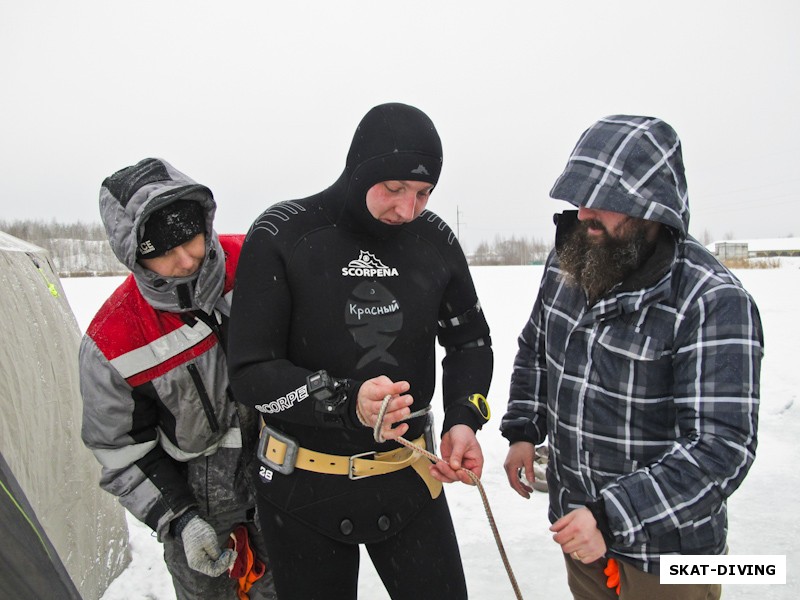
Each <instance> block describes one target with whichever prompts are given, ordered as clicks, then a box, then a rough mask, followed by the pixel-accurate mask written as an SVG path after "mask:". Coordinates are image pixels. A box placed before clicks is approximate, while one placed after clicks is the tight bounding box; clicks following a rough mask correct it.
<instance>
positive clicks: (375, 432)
mask: <svg viewBox="0 0 800 600" xmlns="http://www.w3.org/2000/svg"><path fill="white" fill-rule="evenodd" d="M391 399H392V396H391V394H387V395H386V396H384V398H383V402H382V403H381V409H380V410H379V411H378V418H377V419H376V421H375V426H374V427H373V428H372V437H373V438H375V441H376V442H378V443H379V444H382V443H383V442H385V441H386V440H385V439H384V437H383V435H382V434H381V425H383V418H384V416H386V409H387V407H388V406H389V401H390V400H391ZM430 409H431V407H430V406H427V407H426V408H425V409H422V410H420V411H417V412H416V413H412V414H411V415H409V416H408V417H407V419H411V418H413V417H415V416H419V415H422V414H425V413H427V412H428V411H430ZM407 419H404V420H407ZM396 441H397V442H398V443H399V444H400V445H401V446H405V447H406V448H408V449H409V450H413V451H414V452H417V453H419V454H422V455H423V456H425V457H426V458H428V460H430V461H431V462H434V463H437V462H439V461H440V460H442V459H441V458H439V457H438V456H436V455H435V454H433V453H432V452H428V451H427V450H426V449H425V448H420V447H419V446H417V445H415V444H412V443H411V442H409V441H408V440H407V439H405V438H404V437H399V438H397V439H396ZM459 471H464V472H465V473H466V474H467V476H469V478H470V479H471V480H472V483H473V484H474V485H475V487H477V488H478V492H479V493H480V495H481V500H482V501H483V509H484V511H485V512H486V518H487V519H488V520H489V526H490V527H491V528H492V533H493V534H494V541H495V544H496V545H497V550H498V551H499V552H500V558H502V559H503V566H504V567H505V568H506V573H507V574H508V579H509V581H510V582H511V587H512V588H514V594H516V596H517V600H522V592H521V591H520V589H519V585H517V578H516V577H514V571H513V570H512V569H511V563H510V562H509V561H508V556H507V555H506V550H505V548H504V547H503V541H502V540H501V539H500V532H499V531H498V529H497V523H496V522H495V520H494V515H493V514H492V509H491V507H490V506H489V498H488V497H487V496H486V490H484V489H483V484H482V483H481V480H480V478H479V477H478V476H477V475H476V474H475V473H473V472H472V471H470V470H469V469H465V468H464V467H461V468H460V469H459Z"/></svg>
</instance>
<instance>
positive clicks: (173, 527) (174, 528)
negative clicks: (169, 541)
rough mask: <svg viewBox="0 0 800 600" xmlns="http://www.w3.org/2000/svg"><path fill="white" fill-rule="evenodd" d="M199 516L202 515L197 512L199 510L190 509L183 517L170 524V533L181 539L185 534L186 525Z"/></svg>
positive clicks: (173, 520)
mask: <svg viewBox="0 0 800 600" xmlns="http://www.w3.org/2000/svg"><path fill="white" fill-rule="evenodd" d="M198 516H200V513H199V512H197V509H196V508H190V509H189V510H187V511H186V512H185V513H183V514H182V515H181V516H179V517H177V518H175V519H172V521H171V522H170V524H169V530H170V533H172V535H173V536H175V537H176V538H179V537H181V533H183V528H184V527H186V525H188V523H189V521H191V520H192V519H194V518H195V517H198Z"/></svg>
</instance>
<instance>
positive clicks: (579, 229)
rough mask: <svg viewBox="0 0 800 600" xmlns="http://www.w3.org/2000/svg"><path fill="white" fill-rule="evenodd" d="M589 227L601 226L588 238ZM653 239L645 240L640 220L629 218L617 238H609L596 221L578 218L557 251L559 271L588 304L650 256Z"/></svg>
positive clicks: (643, 227)
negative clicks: (576, 287)
mask: <svg viewBox="0 0 800 600" xmlns="http://www.w3.org/2000/svg"><path fill="white" fill-rule="evenodd" d="M589 226H592V227H597V228H601V229H603V231H604V232H605V233H604V234H602V235H601V236H599V237H595V238H590V236H589V234H588V229H589ZM655 245H656V242H655V241H648V239H647V229H646V224H645V222H644V221H642V220H640V219H635V220H631V221H629V222H628V223H626V226H625V228H624V231H623V235H622V236H621V237H618V238H616V237H611V236H610V235H609V234H608V231H607V230H606V229H605V228H604V227H603V226H602V224H600V223H599V222H597V221H582V222H579V223H578V225H577V226H576V227H575V230H574V231H573V232H572V234H570V235H569V237H568V238H567V240H566V241H565V243H564V245H563V247H562V248H561V249H560V250H559V252H558V258H559V263H560V265H561V270H562V271H563V272H564V273H565V274H566V277H567V280H569V281H571V282H572V283H573V284H574V285H578V286H580V287H581V288H583V290H584V292H585V293H586V298H587V301H588V303H589V306H592V305H594V303H595V302H597V300H598V299H599V298H601V297H602V296H603V295H604V294H605V293H606V292H608V291H609V290H611V288H613V287H614V286H615V285H617V284H618V283H621V282H622V281H623V280H624V279H625V278H626V277H627V276H628V275H630V274H631V273H633V272H634V271H636V270H637V269H638V268H639V267H641V266H642V264H644V262H645V261H646V260H647V259H648V258H649V257H650V255H651V254H652V253H653V249H654V248H655Z"/></svg>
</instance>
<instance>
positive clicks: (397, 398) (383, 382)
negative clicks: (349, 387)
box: [356, 375, 414, 440]
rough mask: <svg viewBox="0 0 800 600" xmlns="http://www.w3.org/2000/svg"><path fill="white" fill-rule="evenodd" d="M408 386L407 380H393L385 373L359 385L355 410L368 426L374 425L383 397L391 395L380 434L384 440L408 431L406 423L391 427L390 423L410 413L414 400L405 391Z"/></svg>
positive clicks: (406, 416) (409, 386)
mask: <svg viewBox="0 0 800 600" xmlns="http://www.w3.org/2000/svg"><path fill="white" fill-rule="evenodd" d="M410 388H411V385H410V384H409V383H408V382H407V381H397V382H393V381H392V380H391V379H389V378H388V377H386V376H385V375H381V376H379V377H375V378H373V379H368V380H367V381H365V382H364V383H363V384H362V385H361V388H360V389H359V390H358V398H356V403H357V406H356V410H357V411H358V414H359V418H360V419H361V420H362V421H363V422H365V423H366V424H367V426H368V427H375V423H376V422H377V420H378V413H379V412H380V410H381V405H382V404H383V399H384V398H385V397H386V396H391V397H392V399H391V400H390V401H389V404H388V406H387V408H386V413H385V414H384V416H383V423H382V424H381V435H382V436H383V439H384V440H393V439H396V438H399V437H401V436H403V435H404V434H405V433H406V431H408V424H407V423H402V424H400V425H398V426H397V427H395V428H392V425H394V424H395V423H397V422H398V421H402V420H403V419H406V418H408V416H409V415H410V414H411V409H410V408H409V407H410V406H411V404H412V403H413V402H414V399H413V398H412V397H411V396H409V395H408V394H406V393H405V392H407V391H408V390H409V389H410Z"/></svg>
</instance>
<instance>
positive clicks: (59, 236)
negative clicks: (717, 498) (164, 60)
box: [0, 219, 553, 277]
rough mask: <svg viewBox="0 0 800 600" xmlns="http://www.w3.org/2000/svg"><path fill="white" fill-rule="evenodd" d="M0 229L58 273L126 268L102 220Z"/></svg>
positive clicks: (498, 251) (492, 251) (486, 251)
mask: <svg viewBox="0 0 800 600" xmlns="http://www.w3.org/2000/svg"><path fill="white" fill-rule="evenodd" d="M0 231H4V232H6V233H8V234H9V235H13V236H14V237H16V238H19V239H21V240H25V241H26V242H30V243H31V244H35V245H36V246H39V247H41V248H44V249H45V250H47V252H48V253H49V254H50V258H51V260H52V261H53V264H54V265H55V267H56V269H57V271H58V274H59V276H60V277H90V276H102V275H123V274H126V273H127V272H128V271H127V269H126V268H125V266H124V265H122V264H121V263H120V262H119V261H118V260H117V257H116V256H114V253H113V252H112V250H111V246H109V244H108V238H107V235H106V231H105V228H104V227H103V225H102V224H101V223H99V222H98V223H86V222H81V221H78V222H74V223H59V222H56V221H55V220H53V221H43V220H31V219H26V220H18V221H6V220H2V219H0ZM552 247H553V245H552V244H551V243H546V242H544V241H542V240H540V239H534V238H524V237H515V236H512V237H511V238H503V237H500V236H499V235H498V236H496V237H495V239H494V241H493V242H491V243H489V242H486V241H482V242H481V243H480V244H478V247H477V249H476V250H475V252H473V253H471V254H470V255H469V256H468V259H469V263H470V264H471V265H475V266H490V265H540V264H544V262H545V260H546V259H547V255H548V254H549V253H550V250H551V249H552Z"/></svg>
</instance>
